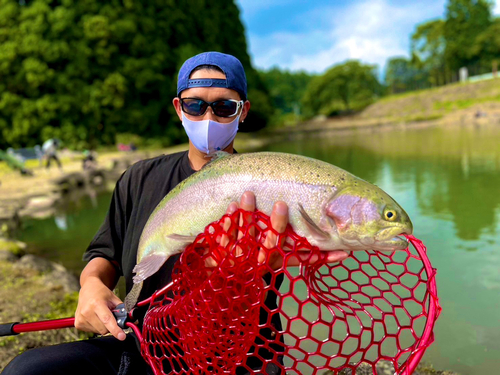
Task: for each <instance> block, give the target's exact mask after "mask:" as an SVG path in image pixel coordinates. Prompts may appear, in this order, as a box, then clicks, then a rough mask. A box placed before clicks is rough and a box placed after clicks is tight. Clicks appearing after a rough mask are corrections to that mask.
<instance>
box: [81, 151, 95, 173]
mask: <svg viewBox="0 0 500 375" xmlns="http://www.w3.org/2000/svg"><path fill="white" fill-rule="evenodd" d="M96 167H97V154H96V153H95V152H94V151H92V150H85V151H83V162H82V168H83V170H84V171H89V170H92V169H95V168H96Z"/></svg>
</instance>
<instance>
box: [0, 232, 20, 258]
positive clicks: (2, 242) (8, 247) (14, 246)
mask: <svg viewBox="0 0 500 375" xmlns="http://www.w3.org/2000/svg"><path fill="white" fill-rule="evenodd" d="M0 250H2V251H7V252H10V253H11V254H12V255H14V256H16V259H17V258H18V257H19V256H20V255H22V254H24V251H25V250H26V244H25V243H24V242H21V241H16V240H11V239H9V238H3V237H0Z"/></svg>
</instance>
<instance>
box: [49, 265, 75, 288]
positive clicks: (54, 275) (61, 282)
mask: <svg viewBox="0 0 500 375" xmlns="http://www.w3.org/2000/svg"><path fill="white" fill-rule="evenodd" d="M61 267H62V266H61ZM62 268H63V269H62V270H60V269H56V270H54V271H52V272H51V273H48V274H46V275H44V276H43V279H44V281H45V283H46V285H48V286H49V287H51V288H57V287H62V288H63V289H64V291H65V292H66V293H71V292H77V291H79V290H80V283H79V282H78V278H77V277H76V276H75V275H73V274H72V273H70V272H68V271H67V270H66V269H65V268H64V267H62Z"/></svg>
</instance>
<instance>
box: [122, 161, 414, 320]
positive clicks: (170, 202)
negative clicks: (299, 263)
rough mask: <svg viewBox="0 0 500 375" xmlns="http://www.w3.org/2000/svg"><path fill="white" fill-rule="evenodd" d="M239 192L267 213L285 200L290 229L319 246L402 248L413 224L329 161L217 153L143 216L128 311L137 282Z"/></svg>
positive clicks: (181, 247) (384, 196)
mask: <svg viewBox="0 0 500 375" xmlns="http://www.w3.org/2000/svg"><path fill="white" fill-rule="evenodd" d="M245 191H253V192H254V193H255V196H256V200H257V208H258V209H259V210H260V211H262V212H264V213H266V214H268V215H270V214H271V211H272V207H273V204H274V203H275V202H276V201H279V200H281V201H284V202H286V203H287V204H288V207H289V222H290V224H291V225H292V227H293V228H294V230H295V232H296V233H297V234H299V235H301V236H304V237H306V238H307V240H308V241H309V242H310V243H311V244H313V245H317V246H318V247H319V248H320V249H324V250H340V249H342V250H367V249H370V250H381V251H385V250H387V251H391V250H402V249H405V248H406V247H407V246H408V243H407V241H406V239H405V238H404V237H403V236H402V234H404V233H407V234H411V233H412V231H413V227H412V223H411V221H410V218H409V217H408V215H407V214H406V212H405V211H404V210H403V209H402V208H401V207H400V206H399V205H398V204H397V203H396V202H395V201H394V200H393V199H392V198H391V197H390V196H389V195H388V194H387V193H385V192H384V191H383V190H381V189H380V188H378V187H377V186H375V185H372V184H370V183H368V182H366V181H364V180H361V179H360V178H358V177H356V176H354V175H352V174H350V173H348V172H346V171H344V170H343V169H341V168H338V167H336V166H334V165H331V164H328V163H325V162H323V161H319V160H316V159H312V158H308V157H305V156H299V155H292V154H285V153H275V152H258V153H247V154H234V155H230V154H227V153H224V152H219V153H217V154H215V156H214V159H213V160H212V161H211V162H210V163H208V164H207V165H206V166H205V167H203V168H202V169H201V170H200V171H198V172H196V173H195V174H193V175H192V176H190V177H189V178H187V179H186V180H184V181H183V182H181V183H180V184H179V185H177V186H176V187H175V188H174V189H173V190H172V191H171V192H170V193H168V194H167V195H166V196H165V198H163V200H162V201H161V202H160V203H159V204H158V206H157V207H156V208H155V210H154V211H153V213H152V214H151V216H150V217H149V220H148V222H147V223H146V226H145V227H144V230H143V232H142V235H141V238H140V241H139V249H138V253H137V265H136V266H135V267H134V272H135V276H134V278H133V280H134V287H133V288H132V290H131V292H130V293H129V294H128V295H127V297H126V299H125V301H126V306H127V309H128V310H129V311H130V309H131V308H132V307H133V306H134V305H135V303H136V302H137V299H138V297H139V292H140V290H141V288H142V281H143V280H145V279H146V278H148V277H149V276H151V275H152V274H154V273H155V272H156V271H158V270H159V269H160V267H161V266H162V264H163V263H165V261H166V260H167V259H168V258H169V257H170V256H171V255H173V254H176V253H178V252H181V251H183V250H184V248H185V247H186V245H187V243H188V242H191V241H192V240H193V239H194V236H196V235H198V234H199V233H201V232H203V230H204V228H205V226H207V225H208V224H210V223H211V222H213V221H216V220H218V219H220V218H221V217H222V216H223V215H224V214H225V213H226V210H227V207H228V206H229V204H230V203H231V202H235V201H236V202H238V201H239V199H240V197H241V195H242V194H243V193H244V192H245Z"/></svg>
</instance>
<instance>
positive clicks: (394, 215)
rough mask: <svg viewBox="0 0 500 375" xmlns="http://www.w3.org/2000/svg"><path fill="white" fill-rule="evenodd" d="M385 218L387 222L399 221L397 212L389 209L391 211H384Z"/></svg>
mask: <svg viewBox="0 0 500 375" xmlns="http://www.w3.org/2000/svg"><path fill="white" fill-rule="evenodd" d="M384 217H385V220H387V221H394V220H396V219H397V217H398V214H397V213H396V211H394V210H390V209H389V210H385V211H384Z"/></svg>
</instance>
